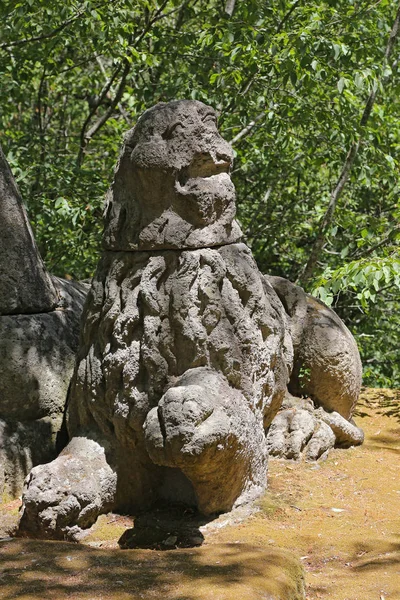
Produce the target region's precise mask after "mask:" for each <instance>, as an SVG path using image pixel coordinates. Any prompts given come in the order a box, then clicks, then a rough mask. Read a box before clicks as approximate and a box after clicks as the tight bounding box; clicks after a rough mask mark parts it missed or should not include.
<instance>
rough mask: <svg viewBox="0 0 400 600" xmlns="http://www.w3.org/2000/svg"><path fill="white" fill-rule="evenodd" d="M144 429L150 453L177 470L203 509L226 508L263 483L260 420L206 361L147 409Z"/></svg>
mask: <svg viewBox="0 0 400 600" xmlns="http://www.w3.org/2000/svg"><path fill="white" fill-rule="evenodd" d="M144 429H145V437H146V448H147V450H148V453H149V455H150V457H151V459H152V460H153V461H154V462H155V463H156V464H159V465H164V466H168V467H178V468H179V469H181V470H182V472H183V473H184V474H185V475H186V476H187V477H188V479H189V480H190V481H191V482H192V483H193V486H194V489H195V491H196V496H197V504H198V508H199V510H200V511H201V512H203V513H204V514H210V513H214V512H220V511H222V510H223V511H228V510H230V509H231V508H232V507H233V506H234V505H236V506H237V505H239V504H242V503H243V502H247V501H249V500H252V499H253V498H255V497H257V496H259V495H260V494H261V492H262V491H263V490H264V488H265V485H266V474H267V448H266V443H265V435H264V428H263V424H262V420H261V419H260V418H258V419H257V416H256V413H254V412H253V410H251V408H250V407H249V405H248V403H247V402H246V400H245V398H244V397H243V395H242V394H241V393H240V392H239V391H238V390H235V389H234V388H232V387H230V386H229V385H228V383H227V381H226V379H225V378H224V377H221V375H220V374H219V373H217V372H216V371H213V370H211V369H209V368H208V367H198V368H197V369H190V370H188V371H186V373H185V374H184V375H182V377H180V378H179V380H178V381H177V382H176V384H175V386H174V387H172V388H170V389H169V390H167V392H166V393H165V394H164V395H163V397H162V398H161V400H160V402H159V403H158V406H157V407H154V408H153V409H152V410H151V411H150V412H149V414H148V415H147V418H146V421H145V426H144Z"/></svg>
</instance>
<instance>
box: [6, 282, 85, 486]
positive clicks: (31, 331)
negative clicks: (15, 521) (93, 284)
mask: <svg viewBox="0 0 400 600" xmlns="http://www.w3.org/2000/svg"><path fill="white" fill-rule="evenodd" d="M53 281H54V287H55V288H56V289H58V294H59V297H60V300H59V305H58V308H57V309H56V310H53V311H50V312H43V313H38V314H25V315H23V314H20V315H0V481H3V484H2V485H1V486H0V494H6V496H11V497H15V496H18V495H19V494H20V493H21V491H22V485H23V480H24V478H25V477H26V475H27V474H28V473H29V471H30V470H31V468H32V467H33V466H34V465H37V464H39V463H42V462H47V461H49V460H51V459H53V458H54V457H55V456H56V454H57V447H60V446H59V444H60V442H61V440H60V430H61V427H62V422H63V417H64V411H65V403H66V399H67V392H68V387H69V384H70V380H71V376H72V372H73V368H74V363H75V352H76V350H77V347H78V341H79V325H80V316H81V312H82V306H83V302H84V299H85V296H86V293H87V287H86V286H83V285H81V284H76V283H72V282H67V281H63V280H60V279H57V278H54V279H53Z"/></svg>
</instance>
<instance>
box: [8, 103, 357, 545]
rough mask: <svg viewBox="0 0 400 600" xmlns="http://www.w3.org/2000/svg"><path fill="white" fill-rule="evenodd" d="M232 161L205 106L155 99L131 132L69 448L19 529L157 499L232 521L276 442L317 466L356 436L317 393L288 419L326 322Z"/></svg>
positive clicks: (94, 291) (92, 299) (75, 526)
mask: <svg viewBox="0 0 400 600" xmlns="http://www.w3.org/2000/svg"><path fill="white" fill-rule="evenodd" d="M232 158H233V156H232V150H231V147H230V146H229V144H228V143H227V142H226V141H225V140H223V139H222V137H221V136H220V135H219V133H218V130H217V125H216V115H215V112H214V110H213V109H212V108H210V107H208V106H205V105H204V104H202V103H201V102H195V101H186V100H182V101H174V102H170V103H168V104H158V105H157V106H155V107H153V108H151V109H149V110H148V111H146V112H145V113H144V114H143V115H142V117H141V118H140V119H139V121H138V123H137V125H136V126H135V127H134V128H133V129H132V130H131V131H129V132H128V133H127V135H126V136H125V141H124V145H123V148H122V151H121V155H120V159H119V162H118V164H117V167H116V171H115V176H114V181H113V183H112V186H111V189H110V191H109V193H108V197H107V203H106V211H105V232H104V250H103V254H102V257H101V260H100V262H99V265H98V268H97V272H96V275H95V277H94V279H93V282H92V287H91V290H90V292H89V295H88V297H87V301H86V305H85V308H84V313H83V329H82V332H81V340H80V349H79V351H78V355H77V360H76V366H75V371H74V375H73V378H72V383H71V389H70V395H69V402H68V407H67V415H66V421H67V429H68V434H69V439H70V442H69V444H68V445H67V446H66V448H65V449H64V450H63V451H62V452H61V454H60V455H59V457H58V458H57V459H56V460H54V461H53V462H51V463H49V464H46V465H41V466H38V467H35V468H34V469H33V470H32V471H31V473H30V475H29V476H28V478H27V482H26V488H25V492H24V496H23V502H24V505H23V514H22V519H21V524H20V531H21V532H22V533H25V534H28V535H35V536H39V537H50V538H64V537H67V538H70V539H74V537H76V535H78V534H79V532H80V530H81V529H82V528H86V527H89V526H90V525H92V524H93V523H94V521H95V520H96V518H97V516H98V515H99V514H101V513H105V512H108V511H110V510H115V511H129V512H133V511H137V510H141V509H144V508H148V507H149V506H151V505H152V504H153V503H154V502H155V501H156V500H158V499H166V500H171V501H181V502H184V503H187V504H191V505H194V506H197V507H198V509H199V510H200V511H201V512H203V513H204V514H206V515H207V514H213V513H218V512H223V511H228V510H230V509H231V508H232V507H234V506H237V505H239V504H241V503H243V502H246V501H249V500H251V499H253V498H255V497H257V496H258V495H260V494H261V492H262V491H263V489H264V487H265V485H266V474H267V453H268V448H269V449H270V451H271V453H272V454H277V455H283V456H291V454H292V455H293V452H292V450H293V448H294V447H295V448H296V449H297V450H298V451H299V452H300V451H301V450H302V449H303V448H304V446H305V445H308V447H309V448H312V449H313V450H312V452H311V451H310V452H309V454H310V455H311V454H312V455H313V457H314V458H317V457H318V456H320V455H321V454H322V453H323V452H324V451H325V450H326V449H327V448H329V447H331V446H332V445H333V444H334V443H335V440H336V439H337V437H338V436H337V433H336V432H335V433H334V427H335V426H336V425H337V423H339V425H338V426H337V431H338V432H343V431H344V432H346V431H347V429H348V427H352V425H351V424H350V423H349V421H348V418H349V415H350V412H351V411H350V412H348V413H346V414H343V412H342V414H339V413H332V414H331V413H329V414H328V412H327V411H332V408H333V409H335V406H336V405H335V403H334V405H333V407H332V406H330V405H328V404H327V402H326V398H325V397H321V394H319V393H318V391H317V393H316V394H314V396H313V400H314V404H309V405H307V406H306V407H304V406H303V405H304V402H303V404H302V401H300V399H297V400H296V402H295V404H294V405H293V406H290V407H288V406H287V405H285V407H284V410H283V411H281V412H279V414H278V415H277V413H278V411H279V410H280V409H281V407H282V402H283V399H284V396H285V392H286V387H287V384H288V382H289V378H290V375H291V373H292V367H293V348H295V354H294V356H295V360H296V361H297V362H296V365H297V366H298V365H301V364H305V362H304V360H305V359H304V357H303V356H302V355H301V352H300V350H299V348H300V347H301V346H302V343H303V341H304V340H306V338H307V335H308V333H307V332H311V331H312V328H313V326H314V325H313V324H315V319H314V320H313V318H312V317H310V318H309V319H308V320H307V319H306V317H305V313H306V312H307V306H306V304H307V303H306V304H304V302H303V300H304V298H303V297H302V296H301V293H300V292H299V297H298V298H297V300H296V299H294V300H293V301H291V297H293V298H294V297H295V295H294V296H293V293H292V292H293V290H292V289H291V288H290V285H293V284H290V285H289V288H288V289H287V290H286V292H285V291H284V290H283V291H282V289H283V288H282V285H279V282H278V281H277V280H276V278H275V279H272V280H270V279H269V278H268V277H264V276H263V275H262V274H261V273H260V272H259V270H258V268H257V265H256V263H255V261H254V259H253V257H252V254H251V251H250V250H249V248H248V247H247V246H246V245H245V244H243V243H241V242H240V238H241V231H240V228H239V225H238V223H237V222H236V221H235V218H234V217H235V189H234V186H233V184H232V181H231V178H230V175H229V172H230V167H231V164H232ZM281 284H282V282H281ZM288 284H289V282H288ZM274 288H275V289H274ZM303 293H304V292H303ZM291 294H292V296H291ZM327 310H328V311H329V309H327ZM304 311H305V313H304ZM331 312H332V311H331ZM303 313H304V314H303ZM342 333H343V332H342ZM343 335H344V334H343ZM339 337H340V336H339ZM311 338H312V335H311ZM311 346H312V347H315V344H314V346H313V345H312V343H311ZM319 348H320V346H319ZM320 352H322V355H323V356H325V357H326V358H327V360H328V359H329V356H328V354H329V353H326V352H325V350H324V349H323V348H322V350H321V349H320ZM324 352H325V354H324ZM355 352H357V350H356V349H355ZM299 361H300V362H299ZM328 362H329V360H328ZM296 368H297V367H296ZM353 375H354V373H353ZM356 376H357V375H356ZM317 388H318V386H317ZM320 388H321V386H320ZM315 404H317V405H318V408H317V406H315ZM324 408H325V409H327V410H326V411H325V410H324ZM318 411H319V412H318ZM276 415H277V416H276ZM327 415H328V416H327ZM332 415H333V417H332ZM336 415H337V416H336ZM275 416H276V419H275V420H274V417H275ZM329 419H331V421H332V419H333V421H334V423H333V421H332V422H328V423H327V421H329ZM335 424H336V425H335ZM265 431H267V432H268V435H267V436H266V435H265ZM344 435H347V434H346V433H345V434H344ZM293 456H294V455H293Z"/></svg>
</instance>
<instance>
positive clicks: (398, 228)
mask: <svg viewBox="0 0 400 600" xmlns="http://www.w3.org/2000/svg"><path fill="white" fill-rule="evenodd" d="M398 231H400V223H398V224H397V225H396V226H395V227H393V229H392V230H391V231H389V233H388V234H387V235H386V236H385V237H384V238H383V239H382V240H381V241H380V242H378V243H377V244H375V245H374V246H370V247H369V248H367V249H366V250H364V251H361V252H358V253H357V254H356V258H364V257H365V256H369V255H370V254H372V253H373V252H375V250H378V248H381V247H382V246H384V245H385V244H387V243H388V242H390V238H391V237H392V236H393V234H395V233H397V232H398Z"/></svg>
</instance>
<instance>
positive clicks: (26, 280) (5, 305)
mask: <svg viewBox="0 0 400 600" xmlns="http://www.w3.org/2000/svg"><path fill="white" fill-rule="evenodd" d="M0 281H1V286H0V315H10V314H18V313H39V312H48V311H50V310H53V309H54V308H55V307H56V306H57V303H58V294H57V290H56V288H55V287H54V285H53V282H52V280H51V277H50V275H49V274H48V273H47V271H46V269H45V267H44V264H43V262H42V259H41V257H40V255H39V252H38V250H37V247H36V244H35V240H34V238H33V234H32V230H31V228H30V225H29V221H28V217H27V215H26V211H25V208H24V205H23V203H22V199H21V196H20V193H19V191H18V188H17V185H16V183H15V181H14V178H13V176H12V173H11V170H10V167H9V166H8V163H7V161H6V158H5V156H4V154H3V152H2V150H1V147H0Z"/></svg>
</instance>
